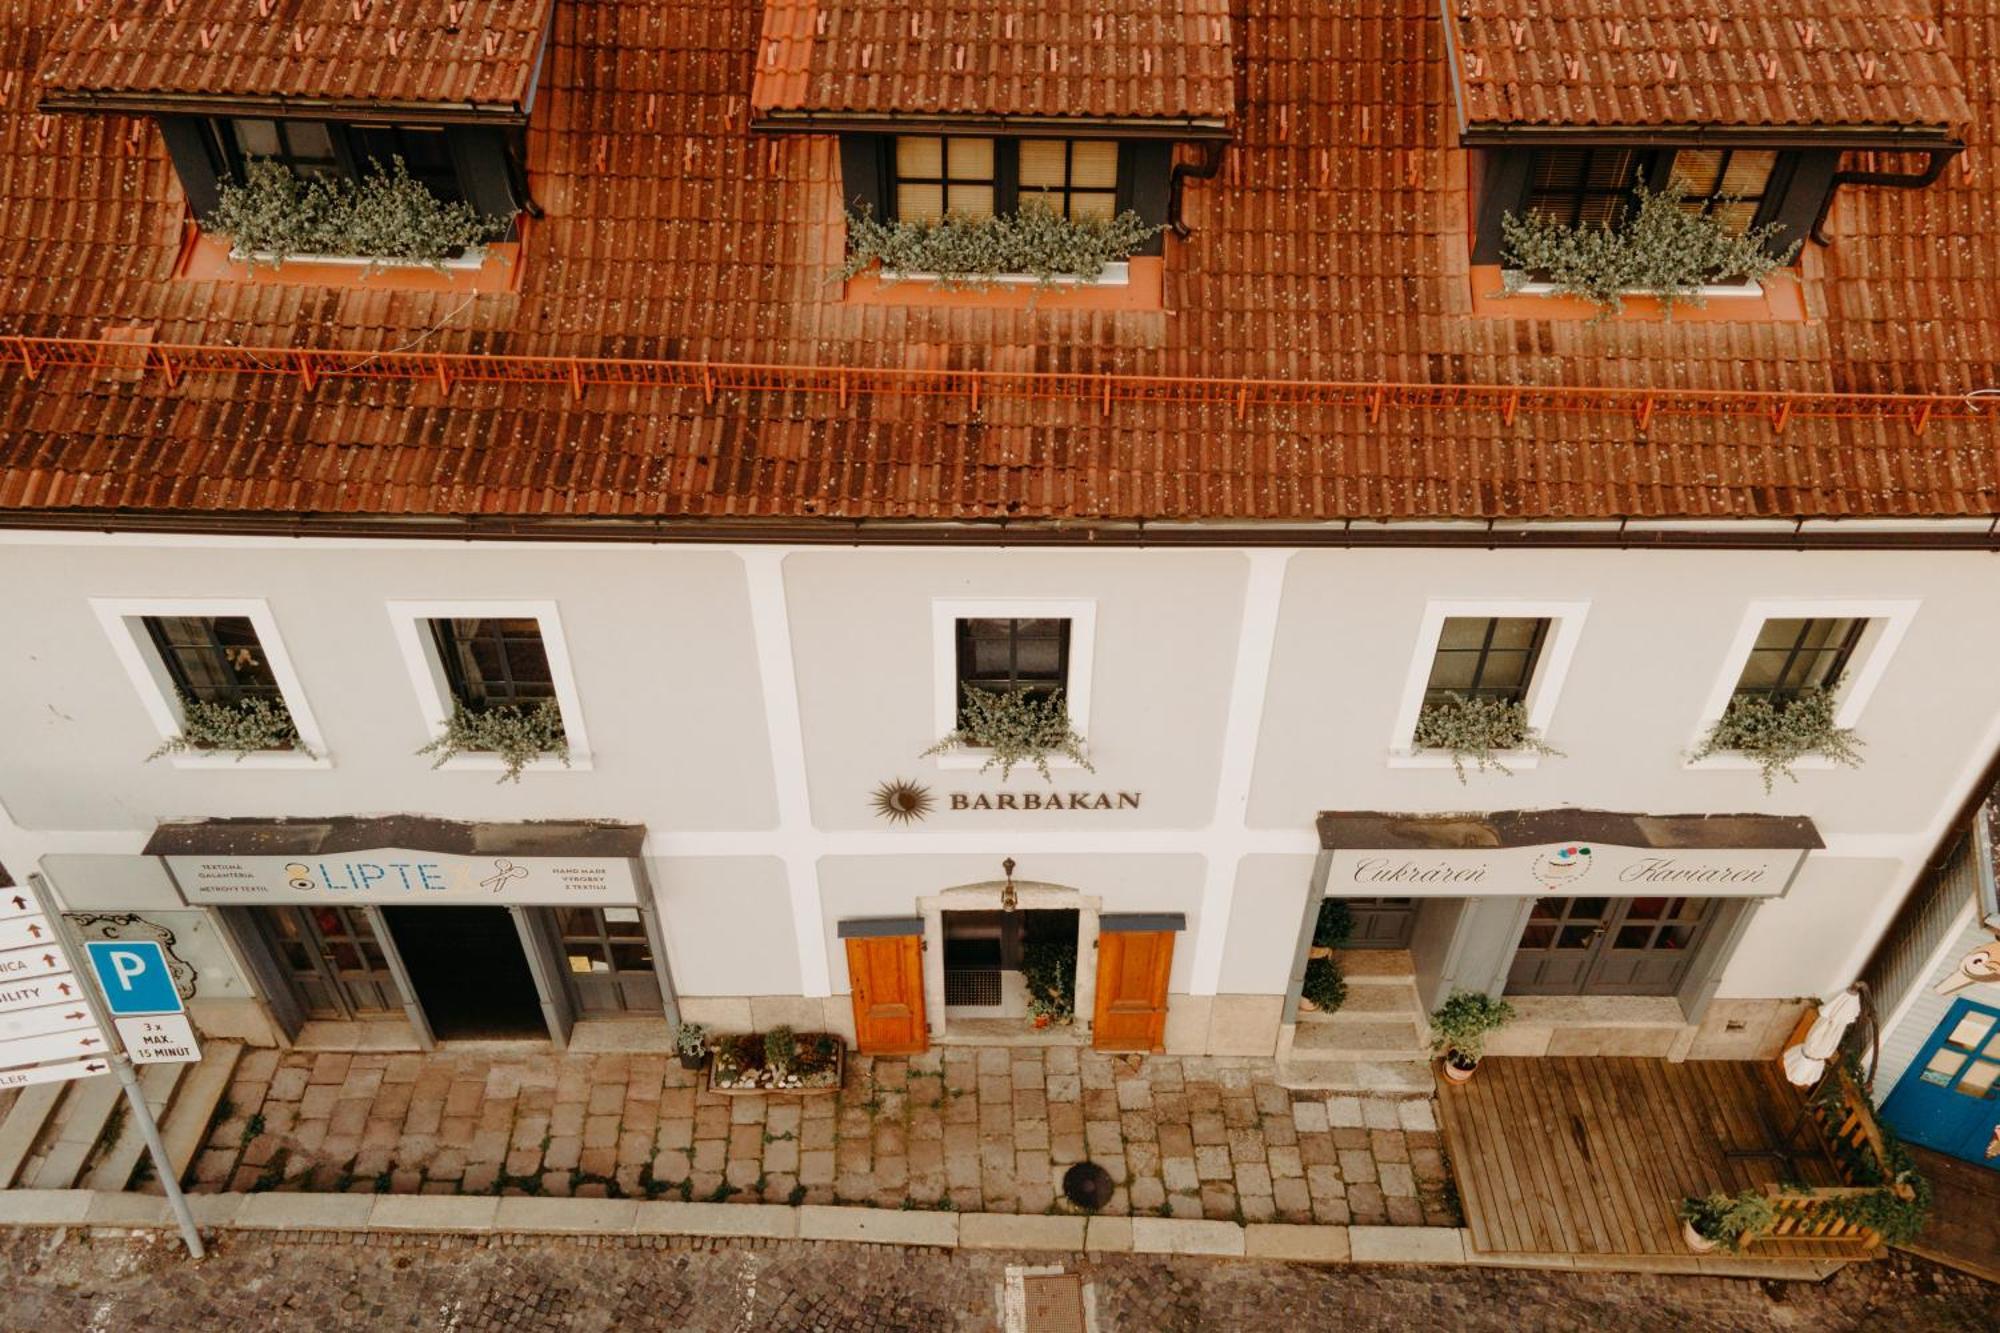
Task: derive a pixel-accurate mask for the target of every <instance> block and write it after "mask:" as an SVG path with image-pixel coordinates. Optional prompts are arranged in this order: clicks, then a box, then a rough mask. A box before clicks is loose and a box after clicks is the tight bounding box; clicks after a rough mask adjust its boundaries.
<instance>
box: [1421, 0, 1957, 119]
mask: <svg viewBox="0 0 2000 1333" xmlns="http://www.w3.org/2000/svg"><path fill="white" fill-rule="evenodd" d="M1443 3H1444V4H1445V7H1446V12H1447V13H1448V14H1451V15H1455V16H1456V19H1457V23H1456V29H1455V34H1454V36H1455V45H1456V48H1457V51H1456V54H1457V58H1458V69H1457V71H1456V78H1457V83H1458V89H1459V99H1460V107H1459V111H1460V123H1461V124H1462V125H1465V126H1468V127H1470V126H1493V125H1545V126H1559V125H1597V126H1649V125H1650V126H1664V125H1683V126H1695V125H1755V126H1809V125H1810V126H1843V127H1852V126H1869V127H1883V126H1891V127H1917V126H1923V127H1932V128H1942V129H1956V128H1958V127H1961V126H1963V125H1964V124H1965V123H1966V121H1967V120H1969V119H1970V118H1971V110H1970V108H1969V107H1968V105H1967V103H1966V96H1965V87H1964V85H1963V84H1962V83H1961V81H1960V79H1959V74H1958V70H1957V69H1956V68H1955V67H1954V65H1953V63H1952V61H1951V59H1950V57H1949V55H1948V53H1947V45H1948V37H1949V36H1950V34H1949V33H1948V32H1947V30H1946V29H1947V25H1943V24H1940V23H1939V22H1938V19H1937V15H1936V13H1935V12H1934V10H1933V8H1932V7H1931V6H1930V5H1929V4H1926V3H1924V0H1776V3H1763V2H1759V3H1749V2H1748V0H1726V2H1725V3H1721V4H1694V3H1690V0H1583V3H1580V4H1579V3H1575V2H1574V0H1560V3H1558V0H1443ZM1951 26H1964V25H1963V22H1961V23H1959V24H1955V25H1951Z"/></svg>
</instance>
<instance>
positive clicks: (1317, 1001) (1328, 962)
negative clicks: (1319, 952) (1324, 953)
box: [1299, 958, 1347, 1014]
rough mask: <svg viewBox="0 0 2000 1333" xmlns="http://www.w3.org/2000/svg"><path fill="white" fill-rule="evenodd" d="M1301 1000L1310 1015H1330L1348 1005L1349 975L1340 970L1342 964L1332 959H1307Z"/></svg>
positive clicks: (1300, 987)
mask: <svg viewBox="0 0 2000 1333" xmlns="http://www.w3.org/2000/svg"><path fill="white" fill-rule="evenodd" d="M1299 999H1300V1001H1301V1007H1303V1008H1304V1009H1305V1010H1306V1012H1308V1013H1322V1014H1330V1013H1332V1012H1333V1011H1334V1010H1336V1009H1338V1008H1340V1006H1341V1005H1343V1004H1346V1003H1347V975H1346V973H1344V972H1342V971H1341V970H1340V964H1339V963H1336V962H1335V961H1334V960H1333V959H1331V958H1309V959H1307V960H1306V975H1305V980H1304V981H1303V982H1301V983H1300V985H1299Z"/></svg>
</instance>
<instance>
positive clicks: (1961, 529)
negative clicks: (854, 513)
mask: <svg viewBox="0 0 2000 1333" xmlns="http://www.w3.org/2000/svg"><path fill="white" fill-rule="evenodd" d="M0 530H17V531H49V532H89V533H100V534H105V535H147V534H154V535H162V534H182V535H202V536H219V537H293V538H300V539H312V538H356V537H363V538H374V539H379V540H398V539H402V540H430V541H455V542H470V541H522V542H526V541H543V542H570V543H593V544H594V543H641V544H652V545H659V544H678V543H686V544H690V545H719V544H728V545H771V546H880V547H919V546H922V547H953V546H956V547H1040V548H1059V547H1077V548H1088V547H1096V548H1114V549H1133V548H1147V547H1151V548H1160V549H1216V548H1220V549H1236V550H1243V549H1251V548H1274V547H1298V548H1312V549H1322V548H1338V549H1350V548H1352V549H1362V548H1371V547H1372V548H1410V549H1414V548H1461V549H1462V548H1477V549H1484V550H1517V549H1570V550H1676V549H1709V550H1738V551H1750V550H1785V551H1814V550H1838V551H1992V552H2000V518H1979V519H1932V520H1924V519H1912V520H1903V521H1888V520H1883V521H1874V520H1866V519H1857V520H1849V519H1824V520H1815V519H1790V520H1778V521H1770V520H1759V519H1738V520H1721V521H1717V522H1700V523H1693V522H1689V523H1682V522H1675V521H1671V520H1669V521H1657V520H1633V519H1605V520H1601V521H1583V522H1564V521H1560V520H1548V521H1543V522H1529V521H1518V520H1500V519H1488V520H1483V521H1481V520H1448V519H1440V520H1435V521H1421V520H1410V521H1403V522H1384V521H1375V520H1365V519H1334V520H1329V521H1327V522H1323V523H1315V522H1288V521H1283V520H1266V521H1246V522H1212V523H1210V522H1172V521H1161V522H1155V521H1152V520H1146V519H1081V520H1056V519H1049V520H1014V519H964V520H929V519H843V518H813V517H781V518H768V519H757V518H701V517H696V518H593V517H589V516H583V517H553V516H538V515H418V516H397V515H385V514H326V513H310V514H281V513H246V514H200V513H190V512H188V511H186V510H84V509H15V510H5V511H0Z"/></svg>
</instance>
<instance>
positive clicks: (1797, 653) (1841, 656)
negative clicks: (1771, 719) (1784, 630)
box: [1731, 616, 1869, 703]
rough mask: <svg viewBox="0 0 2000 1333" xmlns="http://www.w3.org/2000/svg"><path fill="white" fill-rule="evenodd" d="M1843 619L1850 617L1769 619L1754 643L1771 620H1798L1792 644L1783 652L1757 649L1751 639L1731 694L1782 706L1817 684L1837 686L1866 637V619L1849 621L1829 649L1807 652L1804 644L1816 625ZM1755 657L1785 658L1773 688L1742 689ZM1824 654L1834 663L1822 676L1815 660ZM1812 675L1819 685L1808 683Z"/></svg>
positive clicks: (1857, 618) (1864, 617) (1816, 649)
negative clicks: (1772, 654)
mask: <svg viewBox="0 0 2000 1333" xmlns="http://www.w3.org/2000/svg"><path fill="white" fill-rule="evenodd" d="M1845 619H1850V617H1846V616H1771V617H1768V618H1767V619H1766V620H1765V622H1764V625H1759V626H1758V627H1757V639H1762V638H1763V637H1764V629H1765V627H1766V626H1768V625H1769V624H1770V622H1771V621H1772V620H1797V621H1798V622H1799V632H1798V633H1797V634H1796V635H1794V636H1793V638H1792V642H1791V643H1790V644H1789V645H1788V646H1786V647H1782V648H1759V647H1758V646H1757V641H1756V639H1753V640H1752V641H1751V644H1750V652H1749V655H1748V656H1746V657H1745V658H1744V659H1743V668H1742V670H1741V671H1739V672H1738V673H1737V679H1736V688H1735V689H1734V690H1733V691H1732V692H1731V693H1732V694H1733V695H1734V696H1735V697H1738V698H1742V697H1746V696H1751V695H1763V696H1764V697H1766V698H1768V699H1771V700H1773V701H1774V702H1779V703H1782V702H1784V701H1786V700H1789V699H1796V698H1797V697H1798V696H1799V694H1800V693H1801V692H1802V691H1804V690H1807V689H1811V688H1815V687H1816V686H1817V684H1818V683H1819V682H1824V683H1826V684H1828V685H1837V684H1838V683H1839V682H1840V680H1841V679H1842V678H1843V677H1844V676H1845V675H1846V674H1847V669H1848V667H1849V666H1851V665H1853V662H1854V654H1855V651H1856V650H1857V649H1859V648H1860V646H1861V640H1862V638H1863V637H1864V636H1866V634H1867V633H1868V625H1869V620H1868V617H1866V616H1854V617H1851V619H1852V621H1853V623H1852V624H1850V625H1849V626H1848V627H1847V632H1846V633H1845V634H1843V635H1842V636H1841V637H1840V639H1839V641H1838V642H1836V643H1834V644H1832V645H1831V646H1827V647H1820V648H1810V647H1807V646H1806V641H1807V640H1808V639H1809V638H1811V637H1812V633H1813V627H1814V626H1815V625H1818V624H1823V623H1825V622H1826V621H1828V620H1845ZM1758 653H1783V654H1784V655H1785V660H1784V664H1783V665H1782V666H1780V667H1779V668H1778V676H1777V680H1776V681H1775V682H1774V683H1773V684H1770V685H1745V684H1744V683H1743V677H1744V676H1745V675H1747V674H1748V673H1749V670H1750V664H1751V662H1752V661H1754V660H1755V659H1756V656H1757V654H1758ZM1825 653H1831V654H1832V656H1833V660H1832V662H1831V663H1830V664H1829V665H1828V666H1827V668H1826V669H1825V670H1824V671H1823V672H1821V671H1817V670H1816V667H1817V663H1816V662H1815V661H1814V659H1816V658H1818V657H1819V656H1820V655H1821V654H1825ZM1814 674H1816V675H1817V676H1818V678H1819V680H1818V682H1816V681H1815V680H1813V679H1811V676H1812V675H1814Z"/></svg>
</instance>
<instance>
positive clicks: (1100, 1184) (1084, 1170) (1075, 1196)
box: [1063, 1162, 1115, 1212]
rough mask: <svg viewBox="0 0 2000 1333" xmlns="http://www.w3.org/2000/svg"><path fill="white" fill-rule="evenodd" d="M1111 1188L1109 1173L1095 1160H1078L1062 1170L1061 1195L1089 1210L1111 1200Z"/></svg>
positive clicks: (1093, 1209)
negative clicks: (1067, 1168)
mask: <svg viewBox="0 0 2000 1333" xmlns="http://www.w3.org/2000/svg"><path fill="white" fill-rule="evenodd" d="M1113 1188H1115V1187H1114V1186H1113V1185H1112V1183H1111V1173H1110V1172H1109V1171H1106V1170H1105V1169H1104V1168H1103V1167H1101V1166H1099V1165H1098V1164H1097V1163H1095V1162H1078V1163H1077V1164H1076V1165H1075V1166H1073V1167H1071V1168H1070V1169H1069V1170H1067V1171H1065V1172H1063V1197H1064V1198H1066V1199H1068V1200H1069V1201H1070V1202H1071V1203H1073V1204H1075V1205H1076V1206H1077V1207H1079V1208H1084V1209H1088V1210H1089V1211H1091V1212H1096V1211H1097V1210H1098V1209H1099V1208H1102V1207H1103V1206H1104V1205H1105V1204H1107V1203H1110V1202H1111V1191H1112V1189H1113Z"/></svg>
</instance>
